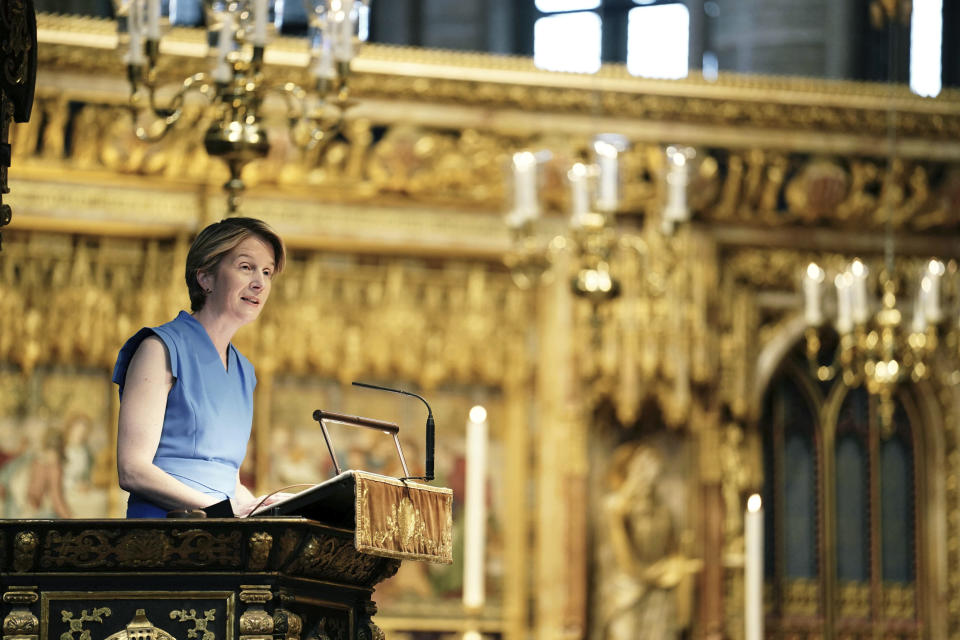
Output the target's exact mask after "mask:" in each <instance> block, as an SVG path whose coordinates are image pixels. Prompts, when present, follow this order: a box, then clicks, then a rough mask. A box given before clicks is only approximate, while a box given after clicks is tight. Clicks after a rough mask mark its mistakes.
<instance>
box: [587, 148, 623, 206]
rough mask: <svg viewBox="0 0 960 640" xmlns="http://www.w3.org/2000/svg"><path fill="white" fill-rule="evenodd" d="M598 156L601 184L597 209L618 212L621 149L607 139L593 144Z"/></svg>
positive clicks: (598, 189) (598, 187) (598, 188)
mask: <svg viewBox="0 0 960 640" xmlns="http://www.w3.org/2000/svg"><path fill="white" fill-rule="evenodd" d="M593 150H594V153H595V154H596V158H597V160H596V162H597V171H598V173H599V183H598V184H597V209H598V210H599V211H601V212H609V211H616V210H617V207H618V206H619V205H620V161H619V158H618V156H619V153H620V151H619V149H618V148H617V147H616V146H614V145H613V144H611V143H610V142H608V141H607V140H605V139H602V138H600V139H597V140H595V141H594V142H593Z"/></svg>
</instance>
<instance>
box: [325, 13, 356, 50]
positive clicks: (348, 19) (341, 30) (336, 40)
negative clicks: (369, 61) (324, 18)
mask: <svg viewBox="0 0 960 640" xmlns="http://www.w3.org/2000/svg"><path fill="white" fill-rule="evenodd" d="M351 13H353V0H334V1H333V2H332V3H330V22H329V23H328V24H330V26H331V28H330V38H331V40H332V41H333V57H334V58H336V59H337V61H339V62H349V61H350V60H351V59H352V58H353V31H354V20H355V17H354V16H351Z"/></svg>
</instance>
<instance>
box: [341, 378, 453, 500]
mask: <svg viewBox="0 0 960 640" xmlns="http://www.w3.org/2000/svg"><path fill="white" fill-rule="evenodd" d="M353 385H354V386H355V387H365V388H367V389H377V390H378V391H389V392H390V393H399V394H402V395H405V396H413V397H414V398H417V399H418V400H420V402H422V403H423V404H424V405H426V407H427V459H426V461H425V464H424V467H425V469H424V470H425V471H426V473H425V475H424V476H423V477H422V478H410V480H426V481H427V482H429V481H431V480H433V448H434V424H433V410H432V409H431V408H430V405H429V404H427V401H426V400H424V399H423V398H422V397H421V396H418V395H417V394H415V393H411V392H410V391H404V390H403V389H391V388H390V387H381V386H380V385H376V384H369V383H367V382H356V381H354V383H353Z"/></svg>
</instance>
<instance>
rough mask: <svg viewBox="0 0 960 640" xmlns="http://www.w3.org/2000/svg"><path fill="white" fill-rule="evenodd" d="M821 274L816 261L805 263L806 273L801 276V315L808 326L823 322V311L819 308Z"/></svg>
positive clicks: (822, 274) (816, 325) (817, 325)
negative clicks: (802, 302) (802, 300)
mask: <svg viewBox="0 0 960 640" xmlns="http://www.w3.org/2000/svg"><path fill="white" fill-rule="evenodd" d="M823 276H824V273H823V269H821V268H820V266H819V265H818V264H817V263H816V262H811V263H810V264H809V265H807V273H806V275H804V277H803V299H804V305H803V317H804V319H805V320H806V321H807V326H809V327H819V326H820V324H821V323H823V312H822V311H821V309H820V284H821V283H822V282H823Z"/></svg>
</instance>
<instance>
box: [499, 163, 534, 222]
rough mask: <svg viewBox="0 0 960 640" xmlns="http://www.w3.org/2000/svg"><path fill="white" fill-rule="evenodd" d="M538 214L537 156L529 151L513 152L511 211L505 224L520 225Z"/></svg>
mask: <svg viewBox="0 0 960 640" xmlns="http://www.w3.org/2000/svg"><path fill="white" fill-rule="evenodd" d="M539 215H540V211H539V207H538V204H537V158H536V156H535V155H533V154H532V153H530V152H529V151H520V152H519V153H515V154H513V211H511V212H510V215H509V216H508V217H507V224H508V225H509V226H511V227H514V228H516V227H520V226H523V224H524V223H525V222H527V221H528V220H534V219H535V218H537V216H539Z"/></svg>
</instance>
